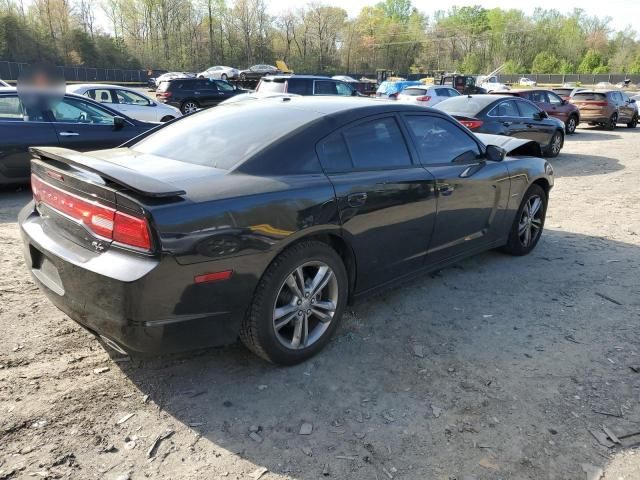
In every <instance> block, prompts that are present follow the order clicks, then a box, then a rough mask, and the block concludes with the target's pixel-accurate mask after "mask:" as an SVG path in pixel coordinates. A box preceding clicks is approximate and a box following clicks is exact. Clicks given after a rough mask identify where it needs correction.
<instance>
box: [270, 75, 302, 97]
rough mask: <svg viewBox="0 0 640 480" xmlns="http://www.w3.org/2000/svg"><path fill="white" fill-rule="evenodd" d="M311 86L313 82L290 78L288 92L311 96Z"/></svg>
mask: <svg viewBox="0 0 640 480" xmlns="http://www.w3.org/2000/svg"><path fill="white" fill-rule="evenodd" d="M271 83H273V82H271ZM311 84H312V82H310V81H309V80H305V79H303V78H290V79H289V80H288V81H287V92H288V93H295V94H296V95H311V94H312V92H311Z"/></svg>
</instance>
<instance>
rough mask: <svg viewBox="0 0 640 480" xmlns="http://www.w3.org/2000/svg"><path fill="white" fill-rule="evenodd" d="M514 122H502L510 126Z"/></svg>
mask: <svg viewBox="0 0 640 480" xmlns="http://www.w3.org/2000/svg"><path fill="white" fill-rule="evenodd" d="M512 123H513V122H502V124H503V125H504V126H505V127H509V126H511V124H512Z"/></svg>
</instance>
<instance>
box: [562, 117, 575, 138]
mask: <svg viewBox="0 0 640 480" xmlns="http://www.w3.org/2000/svg"><path fill="white" fill-rule="evenodd" d="M577 127H578V118H577V117H576V116H575V115H571V116H570V117H569V118H568V119H567V124H566V125H565V131H566V133H567V135H573V134H574V133H575V132H576V128H577Z"/></svg>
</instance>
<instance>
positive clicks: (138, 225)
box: [113, 212, 151, 250]
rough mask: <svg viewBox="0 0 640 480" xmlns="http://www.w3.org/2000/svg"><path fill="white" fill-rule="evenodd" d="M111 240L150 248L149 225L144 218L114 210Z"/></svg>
mask: <svg viewBox="0 0 640 480" xmlns="http://www.w3.org/2000/svg"><path fill="white" fill-rule="evenodd" d="M113 240H114V241H115V242H118V243H122V244H125V245H130V246H132V247H137V248H142V249H144V250H151V237H150V236H149V227H148V226H147V221H146V220H145V219H144V218H138V217H134V216H132V215H128V214H126V213H123V212H116V214H115V218H114V221H113Z"/></svg>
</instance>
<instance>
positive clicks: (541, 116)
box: [435, 95, 565, 157]
mask: <svg viewBox="0 0 640 480" xmlns="http://www.w3.org/2000/svg"><path fill="white" fill-rule="evenodd" d="M435 108H437V109H438V110H442V111H443V112H447V113H448V114H449V115H452V116H453V117H455V118H456V119H458V121H460V122H461V123H462V124H463V125H464V126H465V127H467V128H469V129H470V130H473V131H474V132H478V133H490V134H493V135H508V136H510V137H516V138H526V139H529V140H534V141H536V142H538V144H539V145H540V148H541V149H542V153H544V154H545V155H546V156H548V157H557V156H558V154H559V153H560V150H561V149H562V146H563V145H564V130H565V127H564V123H563V122H562V121H560V120H558V119H556V118H552V117H549V115H547V113H546V112H545V111H544V110H542V109H541V108H539V107H538V106H537V105H536V104H534V103H533V102H530V101H529V100H525V99H524V98H514V97H512V96H509V95H461V96H459V97H453V98H449V99H447V100H445V101H444V102H440V103H438V104H437V105H436V106H435Z"/></svg>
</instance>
